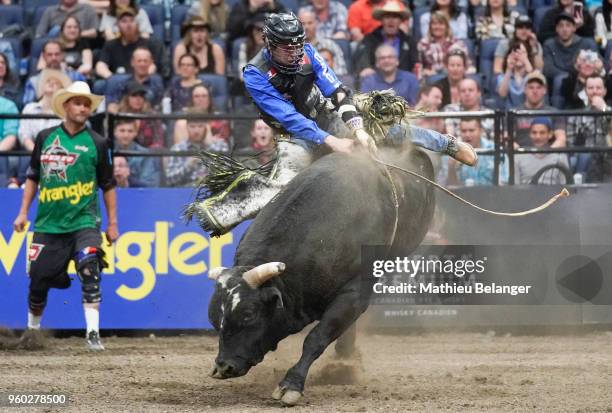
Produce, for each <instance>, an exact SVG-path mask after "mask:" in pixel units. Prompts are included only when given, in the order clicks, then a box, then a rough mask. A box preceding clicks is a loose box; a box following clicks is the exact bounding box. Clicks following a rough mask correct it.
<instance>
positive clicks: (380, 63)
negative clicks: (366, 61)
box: [361, 44, 419, 106]
mask: <svg viewBox="0 0 612 413" xmlns="http://www.w3.org/2000/svg"><path fill="white" fill-rule="evenodd" d="M398 67H399V58H398V55H397V49H396V48H395V47H393V46H391V45H389V44H382V45H380V46H378V48H377V49H376V73H374V74H371V75H369V76H366V77H364V78H363V79H362V81H361V91H362V92H371V91H373V90H387V89H393V90H394V91H395V94H396V95H398V96H401V97H403V98H404V99H406V101H407V102H408V103H410V104H411V105H413V106H414V104H416V99H417V94H418V93H419V81H418V79H417V78H416V76H415V75H413V74H412V73H410V72H407V71H405V70H399V69H398Z"/></svg>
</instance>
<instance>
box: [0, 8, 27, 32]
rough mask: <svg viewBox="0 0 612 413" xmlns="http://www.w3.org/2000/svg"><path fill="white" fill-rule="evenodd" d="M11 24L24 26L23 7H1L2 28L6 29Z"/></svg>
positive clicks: (0, 22)
mask: <svg viewBox="0 0 612 413" xmlns="http://www.w3.org/2000/svg"><path fill="white" fill-rule="evenodd" d="M11 24H18V25H20V26H23V7H21V6H13V5H11V6H0V28H1V29H4V28H5V27H6V26H9V25H11Z"/></svg>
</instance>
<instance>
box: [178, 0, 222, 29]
mask: <svg viewBox="0 0 612 413" xmlns="http://www.w3.org/2000/svg"><path fill="white" fill-rule="evenodd" d="M229 13H230V8H229V6H228V5H227V3H226V2H225V0H194V1H193V3H192V4H191V7H190V8H189V11H188V12H187V16H189V17H191V16H200V17H202V18H203V19H204V21H207V22H208V23H209V24H210V36H211V37H213V38H215V37H226V31H227V26H226V22H227V18H228V16H229Z"/></svg>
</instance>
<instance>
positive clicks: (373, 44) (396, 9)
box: [354, 0, 418, 77]
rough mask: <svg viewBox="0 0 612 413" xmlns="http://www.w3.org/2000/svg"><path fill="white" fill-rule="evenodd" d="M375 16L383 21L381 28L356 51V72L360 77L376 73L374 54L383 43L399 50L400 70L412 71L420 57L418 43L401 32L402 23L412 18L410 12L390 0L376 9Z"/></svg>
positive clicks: (371, 34)
mask: <svg viewBox="0 0 612 413" xmlns="http://www.w3.org/2000/svg"><path fill="white" fill-rule="evenodd" d="M373 16H374V18H375V19H378V20H380V21H381V27H379V28H378V29H376V30H374V31H373V32H371V33H370V34H368V35H367V36H365V37H364V38H363V41H362V42H361V44H360V45H359V46H358V48H357V50H356V51H355V65H356V67H355V68H354V70H355V72H356V73H359V76H360V77H365V76H368V75H371V74H373V73H374V72H375V70H374V65H375V64H376V57H375V55H374V54H375V52H376V48H377V47H378V46H380V45H381V44H383V43H390V44H393V45H394V46H395V47H396V48H397V50H398V52H399V68H400V69H402V70H407V71H412V69H413V67H414V64H415V63H416V62H417V57H418V56H417V47H416V43H415V42H414V40H413V39H412V38H411V37H410V36H408V35H407V34H405V33H404V32H403V31H401V30H400V25H401V23H402V21H405V20H407V19H408V18H409V17H410V12H409V11H408V10H407V9H406V7H405V6H404V5H403V4H402V3H400V2H398V1H396V0H390V1H388V2H387V3H385V4H384V5H383V6H382V7H379V8H376V9H375V10H374V12H373Z"/></svg>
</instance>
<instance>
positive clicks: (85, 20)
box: [36, 0, 98, 39]
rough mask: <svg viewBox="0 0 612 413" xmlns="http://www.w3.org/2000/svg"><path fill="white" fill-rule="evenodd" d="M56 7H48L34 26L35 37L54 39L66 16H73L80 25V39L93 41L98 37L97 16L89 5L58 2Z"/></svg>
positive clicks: (68, 0)
mask: <svg viewBox="0 0 612 413" xmlns="http://www.w3.org/2000/svg"><path fill="white" fill-rule="evenodd" d="M58 3H59V4H58V5H57V6H49V7H47V9H46V10H45V11H44V13H43V15H42V17H41V19H40V22H39V23H38V25H37V26H36V37H37V38H38V37H45V36H47V37H56V36H57V35H59V33H60V26H61V24H62V23H63V22H64V20H66V18H67V17H68V16H74V17H75V18H76V19H77V20H78V21H79V23H80V24H81V29H82V31H81V37H83V38H86V39H94V38H95V37H96V36H97V35H98V15H97V14H96V10H95V9H94V8H93V7H91V6H90V5H89V4H85V3H81V2H79V1H78V0H59V2H58Z"/></svg>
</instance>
